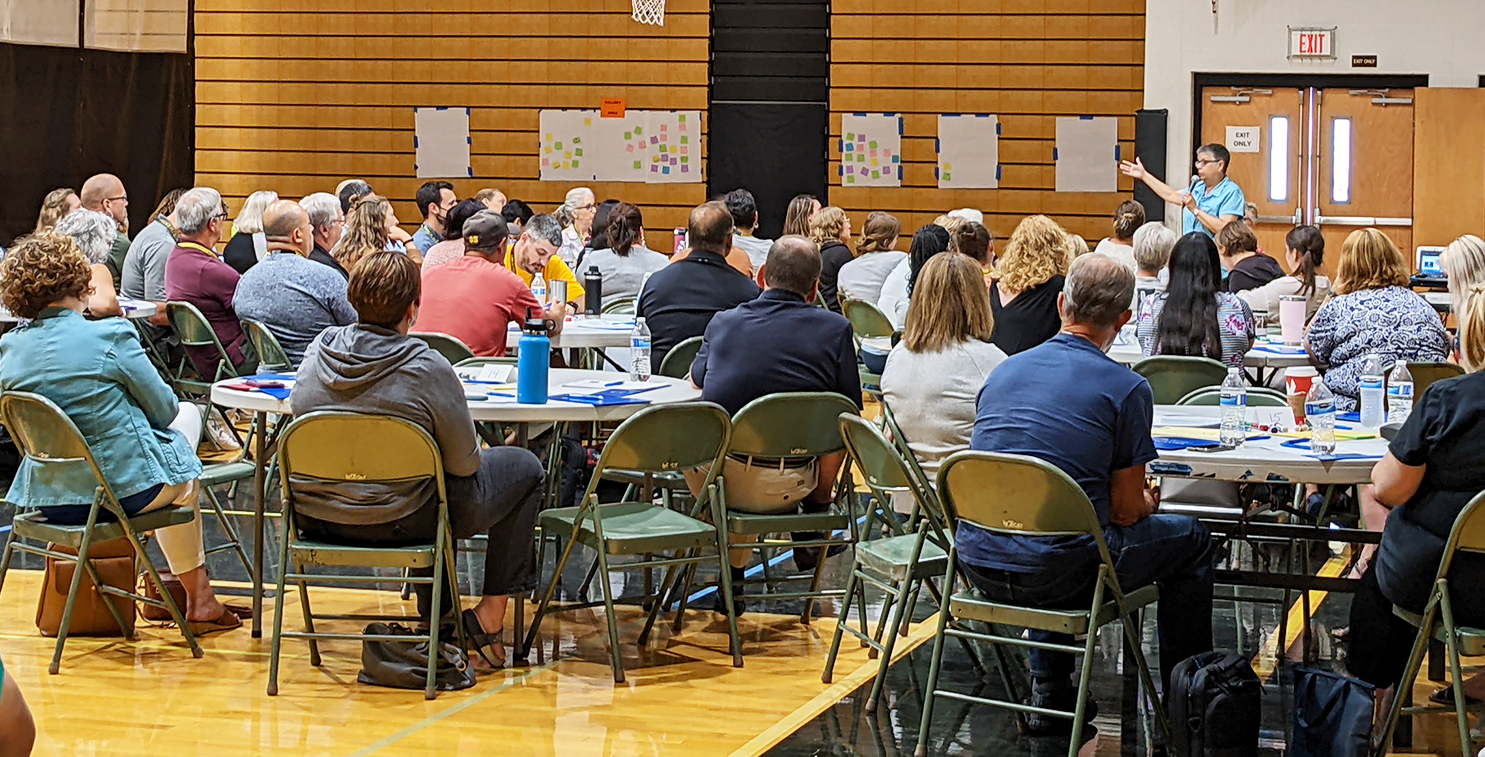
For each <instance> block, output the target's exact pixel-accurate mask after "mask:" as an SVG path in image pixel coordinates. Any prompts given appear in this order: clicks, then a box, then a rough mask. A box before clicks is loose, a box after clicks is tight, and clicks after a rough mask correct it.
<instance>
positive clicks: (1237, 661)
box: [1165, 652, 1263, 757]
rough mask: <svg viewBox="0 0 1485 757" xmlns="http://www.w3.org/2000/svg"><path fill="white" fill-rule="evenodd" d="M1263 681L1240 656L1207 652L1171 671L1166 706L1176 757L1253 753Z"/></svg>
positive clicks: (1255, 751)
mask: <svg viewBox="0 0 1485 757" xmlns="http://www.w3.org/2000/svg"><path fill="white" fill-rule="evenodd" d="M1262 695H1263V685H1262V684H1261V683H1260V682H1259V680H1258V675H1257V674H1255V673H1254V672H1253V666H1252V665H1250V664H1249V663H1248V660H1247V658H1245V657H1243V656H1242V655H1238V654H1232V653H1227V652H1205V653H1203V654H1199V655H1196V656H1195V657H1188V658H1187V659H1185V660H1182V661H1181V662H1179V663H1177V664H1176V667H1175V668H1174V669H1172V670H1171V672H1170V686H1169V687H1168V688H1167V689H1166V697H1165V701H1166V705H1165V706H1166V710H1167V711H1168V712H1169V713H1170V724H1171V752H1172V753H1173V754H1174V755H1176V757H1256V755H1257V754H1258V722H1259V717H1260V715H1261V712H1260V705H1261V701H1260V700H1261V699H1262Z"/></svg>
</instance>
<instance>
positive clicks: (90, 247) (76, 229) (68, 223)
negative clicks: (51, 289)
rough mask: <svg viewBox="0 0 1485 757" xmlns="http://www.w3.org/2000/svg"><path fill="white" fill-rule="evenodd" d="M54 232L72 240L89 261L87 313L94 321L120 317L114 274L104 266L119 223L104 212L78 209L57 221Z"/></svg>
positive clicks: (106, 265) (121, 311)
mask: <svg viewBox="0 0 1485 757" xmlns="http://www.w3.org/2000/svg"><path fill="white" fill-rule="evenodd" d="M53 230H54V231H56V232H57V233H58V234H61V235H63V236H68V237H72V241H74V242H76V243H77V246H78V248H80V249H81V250H82V253H83V256H84V257H86V258H87V259H88V268H89V270H90V271H91V272H92V274H93V279H92V281H93V293H92V294H90V295H88V299H87V303H86V304H87V307H88V313H89V314H90V315H92V316H93V317H95V318H101V317H104V316H111V315H122V314H123V310H122V309H121V308H119V296H118V291H117V290H115V289H114V288H113V274H112V273H111V272H110V271H109V270H108V264H107V261H108V255H109V252H110V251H111V250H112V249H113V241H114V239H115V238H117V237H118V230H119V227H118V224H117V223H116V222H114V220H113V218H111V217H110V216H108V215H107V214H105V213H100V212H98V211H96V210H83V209H82V208H79V209H77V210H74V211H72V212H71V213H69V214H67V215H65V216H63V217H62V220H60V221H57V225H56V227H54V229H53Z"/></svg>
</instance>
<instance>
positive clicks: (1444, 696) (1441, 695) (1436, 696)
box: [1428, 686, 1480, 707]
mask: <svg viewBox="0 0 1485 757" xmlns="http://www.w3.org/2000/svg"><path fill="white" fill-rule="evenodd" d="M1428 701H1430V702H1433V703H1434V704H1442V705H1446V706H1449V707H1453V706H1454V687H1453V686H1444V687H1442V688H1438V689H1434V690H1433V693H1432V694H1429V695H1428ZM1479 703H1480V700H1478V699H1476V698H1474V697H1472V696H1470V695H1469V694H1465V695H1464V704H1465V706H1466V707H1472V706H1474V705H1477V704H1479Z"/></svg>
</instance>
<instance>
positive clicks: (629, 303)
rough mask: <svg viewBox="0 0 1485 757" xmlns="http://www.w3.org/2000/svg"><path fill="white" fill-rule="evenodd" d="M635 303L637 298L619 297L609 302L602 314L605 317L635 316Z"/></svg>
mask: <svg viewBox="0 0 1485 757" xmlns="http://www.w3.org/2000/svg"><path fill="white" fill-rule="evenodd" d="M635 301H636V298H634V297H619V298H618V299H613V300H609V301H608V303H607V304H605V305H604V306H603V309H602V310H601V311H600V312H601V313H602V314H603V315H613V314H617V315H634V306H635Z"/></svg>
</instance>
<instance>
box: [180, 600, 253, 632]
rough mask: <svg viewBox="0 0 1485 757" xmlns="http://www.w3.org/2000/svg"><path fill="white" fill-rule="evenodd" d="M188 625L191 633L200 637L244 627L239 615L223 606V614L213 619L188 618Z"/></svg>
mask: <svg viewBox="0 0 1485 757" xmlns="http://www.w3.org/2000/svg"><path fill="white" fill-rule="evenodd" d="M186 625H188V626H190V627H191V635H193V636H197V637H200V636H206V635H207V634H213V633H218V632H220V631H231V630H232V629H234V628H242V619H241V618H239V617H237V614H236V613H234V612H232V611H231V610H229V609H227V608H226V607H223V608H222V614H221V615H218V616H217V617H216V618H215V619H213V620H188V621H186Z"/></svg>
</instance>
